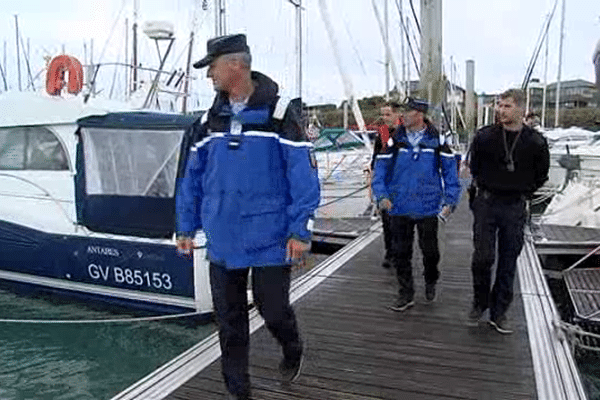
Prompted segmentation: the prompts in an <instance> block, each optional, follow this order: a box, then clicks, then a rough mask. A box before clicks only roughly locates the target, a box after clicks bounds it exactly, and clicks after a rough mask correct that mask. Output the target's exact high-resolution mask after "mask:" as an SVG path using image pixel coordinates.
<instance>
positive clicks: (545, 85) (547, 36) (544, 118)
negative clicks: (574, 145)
mask: <svg viewBox="0 0 600 400" xmlns="http://www.w3.org/2000/svg"><path fill="white" fill-rule="evenodd" d="M549 42H550V35H548V34H546V51H545V53H546V54H545V60H544V90H543V92H542V121H541V125H542V128H545V127H546V103H547V100H548V99H547V94H548V46H549V44H548V43H549Z"/></svg>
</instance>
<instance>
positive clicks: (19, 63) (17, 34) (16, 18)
mask: <svg viewBox="0 0 600 400" xmlns="http://www.w3.org/2000/svg"><path fill="white" fill-rule="evenodd" d="M15 31H16V38H17V76H18V77H19V92H20V91H21V90H22V88H21V57H20V55H19V17H18V16H17V15H16V14H15Z"/></svg>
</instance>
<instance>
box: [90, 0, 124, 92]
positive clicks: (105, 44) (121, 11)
mask: <svg viewBox="0 0 600 400" xmlns="http://www.w3.org/2000/svg"><path fill="white" fill-rule="evenodd" d="M126 2H127V0H122V2H121V9H120V10H119V14H118V15H117V18H115V22H114V23H113V25H112V28H111V29H110V33H109V35H108V38H107V39H106V42H104V47H103V48H102V51H101V52H100V57H98V62H99V63H100V62H101V61H102V57H104V52H105V51H106V48H107V47H108V43H109V42H110V40H111V39H112V35H113V33H114V32H115V30H116V29H115V28H116V26H117V23H118V22H119V19H121V14H122V13H123V10H124V9H125V4H126ZM99 69H100V68H99V67H97V68H96V70H95V71H94V76H93V77H92V80H91V82H90V85H89V86H90V87H92V88H93V87H94V85H95V83H96V78H97V77H98V71H99ZM90 95H91V93H90ZM88 97H89V95H88ZM87 100H88V98H87V97H86V98H85V101H84V102H87Z"/></svg>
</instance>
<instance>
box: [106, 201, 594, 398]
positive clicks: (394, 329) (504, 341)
mask: <svg viewBox="0 0 600 400" xmlns="http://www.w3.org/2000/svg"><path fill="white" fill-rule="evenodd" d="M471 223H472V219H471V215H470V212H469V210H468V209H467V206H466V202H463V203H462V204H461V206H460V207H459V208H458V210H457V212H456V213H455V214H454V215H453V216H452V218H451V220H450V221H449V222H448V224H447V225H446V226H445V227H444V228H443V229H441V231H440V236H441V238H443V239H445V240H444V241H443V245H442V251H443V253H442V254H443V255H442V257H443V259H442V266H441V269H442V274H441V279H440V282H439V284H438V291H439V295H438V298H437V301H436V302H435V303H432V304H426V303H425V300H424V296H423V279H422V267H421V261H420V256H419V254H420V251H415V254H416V255H417V256H416V257H415V258H416V260H415V262H414V265H415V268H414V269H415V272H414V276H415V284H416V290H417V292H416V293H417V294H416V298H415V300H416V305H415V306H414V307H413V308H411V309H409V310H407V311H405V312H402V313H397V312H394V311H391V310H389V309H388V308H387V307H388V306H389V305H391V304H392V302H393V301H394V298H395V295H396V291H397V286H396V285H397V284H396V282H395V277H394V276H393V275H392V274H391V273H390V272H388V271H387V270H385V269H383V268H382V267H381V261H382V248H383V243H382V239H381V235H380V231H381V226H380V224H377V225H375V226H373V227H372V228H371V230H370V231H369V232H366V233H363V234H362V235H361V236H360V237H359V238H358V239H356V240H354V241H353V242H351V243H350V244H349V245H347V246H346V247H344V248H343V249H342V250H340V251H339V252H338V253H336V254H335V255H333V256H331V257H329V258H328V259H327V260H325V261H324V262H323V263H322V264H320V265H318V266H317V267H315V268H314V269H313V270H311V271H308V272H306V273H305V274H303V275H301V276H300V277H298V278H297V279H296V280H295V281H294V283H293V285H292V295H291V297H292V301H293V302H294V307H295V310H296V314H297V317H298V320H299V325H300V329H301V334H302V337H303V339H304V342H305V363H304V366H303V369H302V373H301V375H300V377H299V378H298V379H297V380H296V381H295V382H293V383H291V384H286V383H283V382H281V381H280V379H279V374H278V371H277V365H278V363H279V361H280V357H281V354H280V349H279V346H278V345H277V344H276V342H275V341H274V339H272V337H271V336H270V335H269V333H268V332H267V330H266V328H265V327H264V326H263V322H262V319H261V318H260V317H259V316H258V315H257V313H256V312H252V313H251V323H250V329H251V332H253V333H252V338H251V354H250V375H251V381H252V391H253V398H254V399H261V400H283V399H295V400H300V399H313V400H328V399H332V400H337V399H339V400H342V399H343V400H367V399H368V400H374V399H390V400H392V399H393V400H398V399H510V400H514V399H537V398H539V399H543V400H546V399H569V400H570V399H584V398H585V396H582V395H581V394H578V396H577V397H573V396H572V395H571V394H569V393H567V394H566V395H565V396H566V397H565V396H563V395H561V393H558V392H559V391H557V390H554V389H552V392H557V393H552V392H551V396H549V397H545V396H546V395H543V396H541V395H540V393H542V394H544V393H546V392H547V391H548V388H546V389H543V388H542V389H540V387H539V385H545V382H546V378H547V377H548V376H550V377H551V379H549V380H554V375H549V374H548V372H547V370H550V369H552V368H554V367H555V366H554V364H557V365H558V364H560V363H554V364H552V363H551V364H552V365H550V366H547V365H544V364H547V363H546V362H545V361H544V360H543V359H542V358H541V357H543V354H544V353H552V354H554V349H553V347H552V346H553V345H552V342H553V341H555V340H558V339H556V338H553V337H552V335H553V333H552V329H551V326H552V323H551V321H550V322H548V321H547V320H546V323H545V325H544V326H545V328H544V330H543V332H544V333H543V335H542V336H540V334H539V332H538V331H539V330H540V328H539V326H538V325H536V323H537V322H536V321H537V318H533V317H531V315H542V317H539V319H544V317H543V312H540V311H539V309H540V307H543V305H542V306H539V304H538V303H540V302H539V301H538V300H539V299H540V298H542V300H544V301H547V300H548V298H549V296H548V295H543V294H539V293H537V292H535V293H534V292H533V291H530V289H526V290H527V291H528V292H530V293H525V294H524V293H521V291H520V289H519V288H522V287H525V288H527V287H529V286H523V285H522V284H521V285H519V284H516V285H515V290H516V293H515V300H514V302H513V305H512V307H511V309H510V311H509V318H510V319H511V320H512V321H513V324H514V326H515V333H514V334H512V335H501V334H499V333H497V332H496V331H494V330H492V329H491V328H490V327H489V326H488V325H487V324H486V323H482V324H480V325H479V326H476V327H469V326H468V325H467V323H466V322H467V318H466V315H467V313H468V311H469V308H470V304H471V298H472V287H471V272H470V258H471V252H472V244H471ZM532 248H533V247H532V246H530V249H532ZM520 260H521V264H523V262H524V261H523V260H522V259H520ZM540 275H541V273H540ZM535 279H537V278H535V277H533V278H532V277H527V282H534V281H535ZM538 283H539V282H538ZM532 284H535V282H534V283H532ZM541 285H542V286H543V284H541ZM527 298H528V299H530V300H531V301H525V300H526V299H527ZM542 303H543V302H542ZM524 304H525V305H526V306H527V307H528V308H527V310H528V312H527V314H528V315H529V317H528V319H526V316H525V310H524ZM543 304H545V303H543ZM532 313H533V314H532ZM550 314H551V313H550ZM550 314H549V315H550ZM552 315H554V314H552ZM528 329H529V330H533V331H535V332H537V333H536V335H534V336H532V335H531V334H529V333H528ZM538 336H539V337H540V339H538ZM542 340H543V341H544V342H543V343H541V341H542ZM532 342H533V343H534V344H536V343H537V342H540V343H539V344H540V345H541V347H536V346H532V345H531V343H532ZM540 348H541V349H542V350H541V351H540V350H539V349H540ZM530 349H534V353H535V355H533V356H532V351H531V350H530ZM563 350H564V349H563ZM540 353H541V354H542V355H538V354H540ZM219 354H220V351H219V348H218V338H217V335H216V334H214V335H212V336H211V337H209V338H208V339H206V340H204V341H203V342H202V343H199V344H198V345H197V346H196V347H195V348H193V349H190V350H189V351H188V352H186V353H185V354H183V355H182V356H180V357H178V359H176V360H173V361H172V362H171V363H169V364H168V365H165V366H164V367H163V368H161V369H160V370H158V371H156V372H155V373H153V374H151V375H150V376H148V377H146V378H145V379H143V380H142V381H140V382H138V383H137V384H135V385H133V386H132V387H130V388H128V389H127V390H125V391H124V392H122V393H120V394H119V395H117V396H115V397H114V398H113V400H126V399H144V400H150V399H169V400H189V399H196V400H201V399H205V400H209V399H210V400H214V399H219V398H221V397H222V396H223V395H224V393H225V388H224V384H223V381H222V377H221V373H220V362H219V359H218V357H219ZM565 357H566V358H567V359H568V357H569V355H568V354H567V355H564V354H563V353H560V354H559V357H558V358H559V359H561V360H562V359H564V358H565ZM571 361H572V360H571ZM556 368H560V365H558V366H557V367H556ZM534 370H535V372H534ZM557 374H561V372H560V371H559V372H558V373H557ZM563 375H565V374H564V373H563ZM536 382H537V385H536ZM561 385H562V383H561ZM567 386H568V385H567ZM561 387H562V386H561ZM567 392H568V390H567ZM569 396H571V397H569Z"/></svg>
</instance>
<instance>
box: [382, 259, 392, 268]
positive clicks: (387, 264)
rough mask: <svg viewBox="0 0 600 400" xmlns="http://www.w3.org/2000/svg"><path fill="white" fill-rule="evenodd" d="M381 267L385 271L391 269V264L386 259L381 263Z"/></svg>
mask: <svg viewBox="0 0 600 400" xmlns="http://www.w3.org/2000/svg"><path fill="white" fill-rule="evenodd" d="M381 266H382V267H383V268H385V269H390V268H392V262H391V261H390V260H388V259H387V258H386V259H385V260H383V262H382V263H381Z"/></svg>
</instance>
